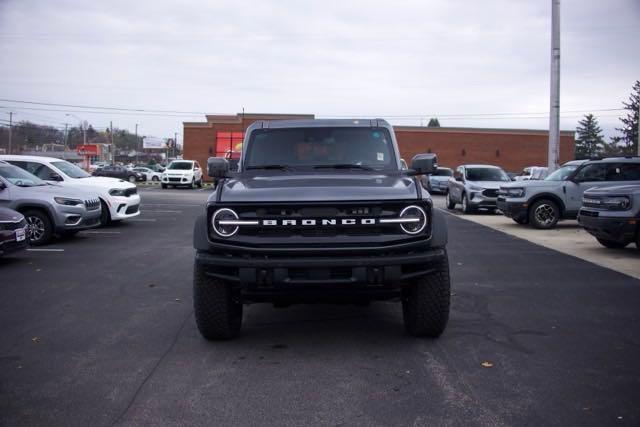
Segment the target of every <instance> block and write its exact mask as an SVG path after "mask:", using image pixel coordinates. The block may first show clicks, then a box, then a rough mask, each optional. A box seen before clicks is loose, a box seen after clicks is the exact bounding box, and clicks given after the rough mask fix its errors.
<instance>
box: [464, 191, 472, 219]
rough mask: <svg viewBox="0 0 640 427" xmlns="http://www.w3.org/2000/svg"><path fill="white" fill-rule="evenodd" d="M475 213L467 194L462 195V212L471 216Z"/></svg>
mask: <svg viewBox="0 0 640 427" xmlns="http://www.w3.org/2000/svg"><path fill="white" fill-rule="evenodd" d="M472 211H473V209H472V208H471V206H469V198H468V197H467V193H464V194H463V195H462V212H464V213H466V214H469V213H471V212H472Z"/></svg>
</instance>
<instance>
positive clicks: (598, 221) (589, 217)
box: [578, 211, 640, 243]
mask: <svg viewBox="0 0 640 427" xmlns="http://www.w3.org/2000/svg"><path fill="white" fill-rule="evenodd" d="M578 222H579V223H580V225H582V226H583V227H584V229H585V230H587V231H588V232H589V234H591V235H593V236H595V237H597V238H600V239H606V240H611V241H614V242H621V243H630V242H633V241H634V240H635V238H636V233H637V232H638V227H639V225H638V224H640V218H612V217H602V216H600V215H599V212H597V211H588V212H587V214H585V213H583V211H580V214H579V215H578Z"/></svg>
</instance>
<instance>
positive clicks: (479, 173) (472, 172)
mask: <svg viewBox="0 0 640 427" xmlns="http://www.w3.org/2000/svg"><path fill="white" fill-rule="evenodd" d="M466 178H467V179H468V180H469V181H511V178H509V176H508V175H507V174H506V173H505V172H504V171H503V170H502V169H498V168H468V169H467V171H466Z"/></svg>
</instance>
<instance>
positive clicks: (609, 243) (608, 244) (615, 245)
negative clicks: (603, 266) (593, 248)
mask: <svg viewBox="0 0 640 427" xmlns="http://www.w3.org/2000/svg"><path fill="white" fill-rule="evenodd" d="M596 240H597V241H598V243H600V244H601V245H602V246H604V247H605V248H609V249H622V248H624V247H625V246H627V245H628V244H629V243H622V242H616V241H614V240H607V239H600V238H598V237H596Z"/></svg>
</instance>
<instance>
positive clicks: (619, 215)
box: [578, 168, 640, 250]
mask: <svg viewBox="0 0 640 427" xmlns="http://www.w3.org/2000/svg"><path fill="white" fill-rule="evenodd" d="M636 174H637V175H636V178H637V179H638V180H640V168H638V169H636ZM578 222H579V223H580V225H582V226H583V227H584V228H585V230H587V231H588V232H589V233H590V234H591V235H593V236H594V237H595V238H596V239H597V240H598V242H600V244H601V245H602V246H605V247H607V248H614V249H617V248H624V247H625V246H627V245H628V244H629V243H631V242H635V244H636V247H637V249H638V250H640V185H622V186H619V187H606V188H600V187H595V188H592V189H591V190H587V191H585V192H584V197H583V198H582V209H580V213H579V214H578Z"/></svg>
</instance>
